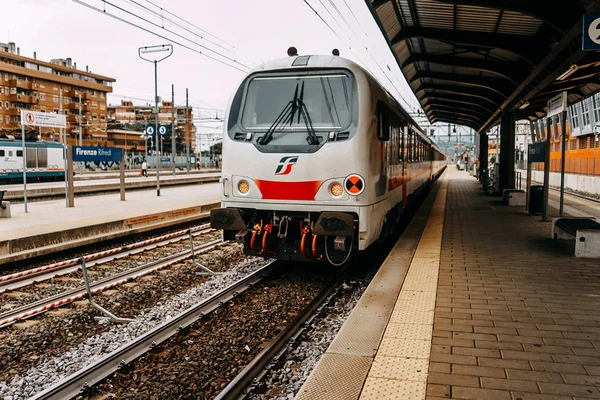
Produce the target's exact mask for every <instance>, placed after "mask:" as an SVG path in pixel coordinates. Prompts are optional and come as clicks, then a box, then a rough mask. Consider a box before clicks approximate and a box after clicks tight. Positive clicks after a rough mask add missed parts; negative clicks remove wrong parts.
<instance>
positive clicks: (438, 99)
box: [423, 93, 497, 115]
mask: <svg viewBox="0 0 600 400" xmlns="http://www.w3.org/2000/svg"><path fill="white" fill-rule="evenodd" d="M423 101H424V102H425V104H429V103H435V104H448V105H453V104H461V105H467V106H470V107H477V108H479V109H482V110H484V111H485V112H486V114H490V115H491V114H493V113H494V111H496V108H497V107H494V108H493V109H490V108H488V107H486V106H484V105H483V104H481V103H475V102H473V101H465V100H458V99H457V98H448V97H443V96H438V95H437V94H435V93H433V94H431V95H430V96H427V97H426V98H424V99H423ZM425 104H423V106H425Z"/></svg>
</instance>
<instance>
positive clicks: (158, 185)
mask: <svg viewBox="0 0 600 400" xmlns="http://www.w3.org/2000/svg"><path fill="white" fill-rule="evenodd" d="M154 105H155V108H154V135H155V136H154V137H155V142H154V146H155V148H156V195H157V196H160V150H159V149H160V146H159V139H158V62H157V61H154Z"/></svg>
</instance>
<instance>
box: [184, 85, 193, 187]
mask: <svg viewBox="0 0 600 400" xmlns="http://www.w3.org/2000/svg"><path fill="white" fill-rule="evenodd" d="M188 118H189V117H188V89H187V88H185V133H186V135H185V159H186V162H187V174H188V175H189V174H190V140H191V136H192V132H189V134H188ZM188 135H189V137H188Z"/></svg>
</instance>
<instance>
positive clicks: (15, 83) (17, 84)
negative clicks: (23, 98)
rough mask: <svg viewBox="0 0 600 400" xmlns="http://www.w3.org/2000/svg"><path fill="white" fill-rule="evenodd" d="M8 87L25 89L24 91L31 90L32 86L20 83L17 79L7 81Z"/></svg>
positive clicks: (27, 83)
mask: <svg viewBox="0 0 600 400" xmlns="http://www.w3.org/2000/svg"><path fill="white" fill-rule="evenodd" d="M8 86H10V87H16V88H21V89H25V90H31V89H32V86H33V84H32V83H31V82H26V81H21V80H18V79H12V80H10V81H8Z"/></svg>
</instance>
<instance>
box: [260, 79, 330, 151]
mask: <svg viewBox="0 0 600 400" xmlns="http://www.w3.org/2000/svg"><path fill="white" fill-rule="evenodd" d="M303 98H304V82H302V88H301V89H300V96H298V84H296V89H295V90H294V97H293V99H292V100H291V101H290V102H289V103H287V104H286V106H285V107H284V108H283V110H281V112H280V113H279V115H278V116H277V118H275V121H274V122H273V124H272V125H271V126H270V127H269V129H268V130H267V133H265V135H264V136H263V137H261V138H260V139H258V141H257V143H258V144H260V145H262V146H264V145H266V144H268V143H269V142H270V141H271V139H272V138H273V133H275V131H277V130H278V129H279V127H281V126H283V125H285V124H286V123H288V122H289V124H290V126H291V125H292V123H293V122H294V117H295V116H296V113H298V122H297V123H300V117H302V119H303V121H304V125H305V126H306V129H307V131H308V138H307V140H308V144H311V145H315V144H319V138H318V137H317V135H316V133H315V130H314V128H313V125H312V120H311V119H310V115H309V113H308V109H307V108H306V104H304V101H303Z"/></svg>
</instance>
